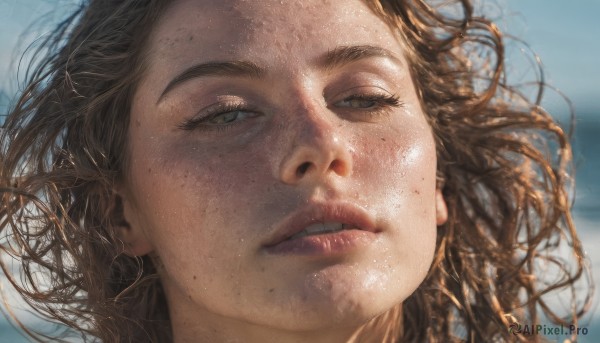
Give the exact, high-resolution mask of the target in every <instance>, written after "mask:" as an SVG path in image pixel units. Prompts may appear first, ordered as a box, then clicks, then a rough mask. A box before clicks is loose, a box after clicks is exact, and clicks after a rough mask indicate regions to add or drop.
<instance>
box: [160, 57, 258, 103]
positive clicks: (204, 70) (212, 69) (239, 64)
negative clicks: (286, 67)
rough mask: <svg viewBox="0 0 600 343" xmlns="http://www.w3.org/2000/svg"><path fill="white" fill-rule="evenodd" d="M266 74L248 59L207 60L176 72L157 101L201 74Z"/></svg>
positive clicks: (246, 75)
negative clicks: (178, 72)
mask: <svg viewBox="0 0 600 343" xmlns="http://www.w3.org/2000/svg"><path fill="white" fill-rule="evenodd" d="M265 74H266V71H265V70H264V69H263V68H261V67H259V66H257V65H256V64H254V63H252V62H249V61H225V62H208V63H201V64H196V65H194V66H192V67H190V68H188V69H186V70H184V71H183V72H181V73H180V74H178V75H177V76H176V77H175V78H174V79H173V80H171V82H169V84H168V85H167V87H165V89H164V90H163V91H162V93H161V94H160V96H159V97H158V101H157V102H156V103H159V102H160V101H161V99H162V98H163V97H164V96H165V95H166V94H167V93H168V92H170V91H171V90H173V88H175V87H177V86H178V85H179V84H181V83H184V82H186V81H188V80H191V79H194V78H197V77H202V76H238V77H249V78H261V77H263V76H264V75H265Z"/></svg>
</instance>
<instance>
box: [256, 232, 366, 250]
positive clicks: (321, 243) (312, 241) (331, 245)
mask: <svg viewBox="0 0 600 343" xmlns="http://www.w3.org/2000/svg"><path fill="white" fill-rule="evenodd" d="M376 237H377V235H376V233H374V232H370V231H364V230H344V231H338V232H332V233H326V234H320V235H313V236H304V237H300V238H296V239H291V240H286V241H283V242H281V243H278V244H276V245H273V246H269V247H267V248H266V251H267V252H268V253H270V254H277V255H311V256H319V255H340V254H345V253H349V252H352V251H354V250H356V249H359V248H361V247H366V246H368V245H370V244H371V243H373V242H374V241H375V239H376Z"/></svg>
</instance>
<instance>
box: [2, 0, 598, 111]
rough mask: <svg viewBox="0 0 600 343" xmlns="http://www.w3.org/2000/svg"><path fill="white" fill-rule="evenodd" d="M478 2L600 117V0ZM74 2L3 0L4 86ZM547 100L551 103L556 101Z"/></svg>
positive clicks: (583, 107)
mask: <svg viewBox="0 0 600 343" xmlns="http://www.w3.org/2000/svg"><path fill="white" fill-rule="evenodd" d="M480 2H482V3H484V4H485V5H486V7H488V6H489V4H498V6H499V7H500V8H501V11H502V18H501V20H500V26H501V27H502V28H505V29H507V30H508V32H509V33H512V34H514V35H515V36H517V37H519V38H523V39H524V40H525V41H527V42H528V43H529V44H530V46H531V47H532V48H533V50H534V51H536V52H537V53H538V54H539V55H540V56H541V58H542V61H543V63H544V66H545V70H546V76H547V77H548V81H549V82H550V83H551V84H552V85H553V86H556V87H557V88H559V89H560V90H561V91H562V92H564V93H565V94H566V95H568V96H569V98H570V99H571V100H573V102H574V103H575V106H576V108H577V110H578V112H579V114H580V115H582V116H587V117H589V116H592V115H593V116H594V117H595V118H596V119H598V120H599V121H600V101H599V100H600V62H599V57H598V56H600V24H598V21H597V16H598V14H599V13H600V0H576V1H565V0H480ZM73 3H77V1H76V0H0V47H2V48H1V49H0V87H1V88H4V89H8V90H14V89H15V85H16V83H15V79H14V74H15V73H14V70H13V69H14V68H13V69H9V66H10V62H11V61H14V60H15V56H18V55H16V54H15V52H14V48H15V46H17V44H18V42H19V36H20V35H21V33H22V32H23V31H24V30H25V29H26V28H27V27H28V26H29V25H30V24H31V23H32V22H33V21H34V20H35V19H38V18H39V17H40V15H42V14H44V13H47V12H49V11H51V10H54V11H53V13H52V14H51V15H50V16H49V17H48V19H50V20H54V19H56V18H60V17H61V16H63V15H64V13H66V12H65V9H66V8H68V5H69V4H73ZM33 36H34V35H33ZM33 36H31V35H30V36H29V37H33ZM30 40H31V38H29V39H26V40H25V41H30ZM21 44H22V43H21ZM13 66H14V64H13ZM9 70H10V71H9ZM549 104H550V105H549V107H552V106H553V105H552V104H553V101H549ZM550 109H551V110H552V108H550Z"/></svg>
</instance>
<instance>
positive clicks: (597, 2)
mask: <svg viewBox="0 0 600 343" xmlns="http://www.w3.org/2000/svg"><path fill="white" fill-rule="evenodd" d="M480 2H481V3H482V4H484V5H485V6H486V7H487V6H491V7H493V8H492V11H491V13H492V15H491V17H492V18H493V19H496V20H498V24H499V26H500V27H501V28H502V29H503V30H504V31H507V33H509V34H511V35H513V36H515V37H516V38H519V39H522V40H524V41H525V42H527V43H528V44H529V46H530V48H531V49H532V50H533V51H535V52H536V53H537V54H538V55H539V56H540V57H541V60H542V62H543V65H544V68H545V77H546V81H547V82H548V83H549V84H551V85H552V86H554V87H556V88H557V90H558V91H557V92H550V91H549V92H547V93H546V98H545V100H544V105H545V107H546V108H547V109H548V110H549V111H550V112H551V113H553V114H555V115H556V116H557V118H558V119H559V120H560V121H561V123H565V124H568V119H569V116H568V106H567V104H566V102H565V101H564V100H562V99H561V97H560V96H559V95H558V94H559V92H562V93H564V94H566V95H567V96H568V97H569V99H570V100H571V101H572V102H573V104H574V107H575V110H576V114H577V116H576V122H575V134H574V137H573V138H574V139H573V145H574V148H575V153H574V156H575V161H576V175H577V188H576V202H575V210H574V214H575V222H576V224H577V228H578V230H579V233H580V237H581V239H582V241H583V244H584V247H585V248H586V252H587V253H588V257H589V259H590V261H591V263H592V268H593V272H594V278H595V280H596V284H600V282H599V281H600V249H599V248H596V246H597V245H598V243H600V228H599V227H598V226H599V224H600V181H599V180H598V179H599V178H600V24H599V22H598V21H597V16H598V13H600V0H577V1H564V0H481V1H480ZM74 3H77V1H75V0H54V1H53V0H0V114H4V113H5V112H6V108H7V105H8V103H9V102H10V101H11V99H12V97H13V96H14V94H15V92H16V91H17V90H18V80H17V77H16V75H17V73H16V69H17V66H18V63H19V59H20V57H21V55H22V53H23V51H24V49H25V48H26V47H27V45H28V44H29V43H31V42H32V41H33V40H34V39H36V38H37V37H39V36H40V34H43V33H44V32H46V31H47V29H48V28H49V27H51V25H50V24H51V23H53V22H56V21H57V20H60V18H62V17H64V16H65V15H66V14H67V13H68V9H69V7H70V6H72V5H73V4H74ZM42 16H43V19H42V20H40V18H41V17H42ZM32 25H33V26H32ZM524 49H526V46H525V45H523V44H519V43H514V44H509V46H508V53H507V59H508V63H509V65H511V66H512V67H513V68H515V70H520V71H519V73H523V75H527V74H528V73H531V72H532V71H531V68H530V67H529V66H530V62H528V61H527V59H526V58H524V57H523V56H525V55H526V54H523V53H521V50H524ZM523 70H524V71H523ZM515 74H518V73H515ZM523 77H524V78H526V77H525V76H523ZM526 79H527V78H526ZM0 120H1V119H0ZM3 283H4V287H2V288H0V289H1V290H2V291H3V292H4V293H5V295H8V297H9V298H10V297H12V295H11V293H10V291H7V289H8V288H9V287H6V286H7V285H6V284H5V282H4V281H3V280H2V277H1V276H0V285H1V284H3ZM597 306H598V297H596V299H595V300H594V306H593V307H592V313H591V314H589V315H588V316H586V317H585V318H584V320H583V321H582V322H580V324H579V326H580V327H586V328H587V329H588V334H587V335H585V336H579V342H581V343H593V342H600V313H597V312H599V310H597ZM21 318H24V319H28V320H30V321H31V322H32V323H36V324H35V325H36V326H37V325H40V326H41V325H44V324H43V322H40V321H39V320H36V319H34V318H33V316H31V315H28V314H26V313H25V314H23V315H21ZM547 338H548V339H549V340H550V341H556V342H558V341H562V339H563V338H564V337H562V336H549V337H547ZM0 342H12V343H19V342H27V340H25V339H24V338H22V337H21V336H20V335H19V334H18V332H17V331H16V330H15V329H14V328H12V326H10V324H9V323H8V322H7V321H6V320H5V318H2V317H1V316H0Z"/></svg>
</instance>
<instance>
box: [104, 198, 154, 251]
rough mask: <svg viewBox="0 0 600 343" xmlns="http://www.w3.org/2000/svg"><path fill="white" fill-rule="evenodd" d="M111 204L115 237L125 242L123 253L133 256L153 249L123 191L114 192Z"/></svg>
mask: <svg viewBox="0 0 600 343" xmlns="http://www.w3.org/2000/svg"><path fill="white" fill-rule="evenodd" d="M113 204H114V205H113V208H112V211H111V216H112V218H111V219H112V222H113V225H114V230H115V233H116V235H117V237H119V238H120V239H121V240H122V241H123V243H125V253H126V254H127V255H129V256H131V257H135V256H143V255H146V254H148V253H150V252H151V251H153V250H154V249H153V247H152V244H150V241H149V240H148V238H147V237H146V233H145V232H144V230H143V229H142V227H141V225H140V221H139V217H138V215H137V211H136V210H135V206H134V205H133V204H132V202H131V200H130V199H129V197H128V196H126V195H125V192H124V191H118V192H117V193H115V194H114V201H113Z"/></svg>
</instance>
